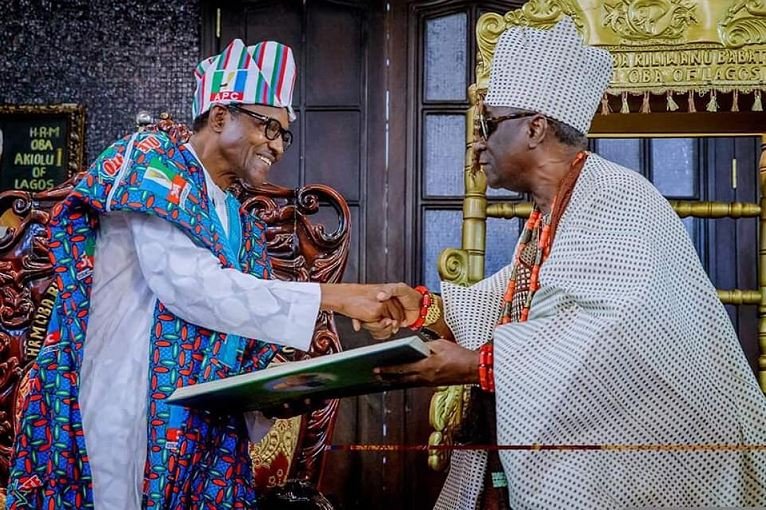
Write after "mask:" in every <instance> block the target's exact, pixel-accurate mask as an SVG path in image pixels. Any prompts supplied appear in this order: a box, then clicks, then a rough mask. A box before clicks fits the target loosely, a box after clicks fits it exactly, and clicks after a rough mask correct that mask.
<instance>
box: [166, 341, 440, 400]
mask: <svg viewBox="0 0 766 510" xmlns="http://www.w3.org/2000/svg"><path fill="white" fill-rule="evenodd" d="M429 353H430V350H429V349H428V346H427V345H426V344H425V342H423V340H421V339H420V338H418V337H416V336H410V337H407V338H401V339H398V340H391V341H388V342H381V343H376V344H373V345H367V346H365V347H359V348H357V349H349V350H348V351H343V352H339V353H336V354H328V355H327V356H319V357H316V358H312V359H308V360H303V361H295V362H291V363H281V364H278V365H275V366H271V367H269V368H266V369H264V370H259V371H257V372H251V373H249V374H243V375H237V376H234V377H227V378H225V379H219V380H217V381H211V382H207V383H202V384H194V385H191V386H184V387H181V388H178V389H176V390H175V391H174V392H173V394H172V395H170V397H168V399H167V402H168V403H169V404H174V405H181V406H186V407H191V408H195V409H206V410H210V411H216V412H230V413H233V412H242V411H252V410H255V409H264V408H273V407H275V406H279V405H281V404H283V403H288V402H292V401H300V400H303V399H305V398H311V399H328V398H340V397H349V396H355V395H364V394H367V393H377V392H381V391H387V390H391V389H400V388H405V387H411V386H413V385H412V384H402V383H399V384H394V383H391V382H388V381H381V380H379V379H378V378H377V377H376V376H375V374H373V373H372V369H373V368H375V367H382V366H387V365H398V364H401V363H410V362H413V361H417V360H420V359H423V358H426V357H427V356H428V355H429Z"/></svg>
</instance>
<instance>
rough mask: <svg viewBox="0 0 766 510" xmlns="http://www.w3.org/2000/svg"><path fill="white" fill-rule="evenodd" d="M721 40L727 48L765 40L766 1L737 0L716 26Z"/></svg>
mask: <svg viewBox="0 0 766 510" xmlns="http://www.w3.org/2000/svg"><path fill="white" fill-rule="evenodd" d="M718 33H719V35H720V37H721V42H722V43H723V44H724V46H727V47H729V48H740V47H742V46H745V45H747V44H758V43H764V42H766V3H765V2H763V1H762V0H738V1H736V2H734V3H733V5H732V6H731V7H730V8H729V10H728V11H727V12H726V17H725V18H724V19H723V21H721V23H720V25H719V27H718Z"/></svg>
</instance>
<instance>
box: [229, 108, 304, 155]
mask: <svg viewBox="0 0 766 510" xmlns="http://www.w3.org/2000/svg"><path fill="white" fill-rule="evenodd" d="M228 108H229V109H232V110H236V111H238V112H242V113H244V114H245V115H249V116H250V117H252V118H254V119H255V120H257V121H259V122H261V123H262V124H263V132H264V134H265V135H266V138H267V139H269V140H276V139H277V137H278V136H280V137H282V147H283V149H284V150H287V149H288V147H290V145H292V143H293V134H292V132H291V131H289V130H287V129H282V125H281V124H280V123H279V121H278V120H277V119H275V118H272V117H267V116H266V115H261V114H260V113H255V112H251V111H250V110H247V109H245V108H242V107H241V106H239V105H236V104H230V105H228Z"/></svg>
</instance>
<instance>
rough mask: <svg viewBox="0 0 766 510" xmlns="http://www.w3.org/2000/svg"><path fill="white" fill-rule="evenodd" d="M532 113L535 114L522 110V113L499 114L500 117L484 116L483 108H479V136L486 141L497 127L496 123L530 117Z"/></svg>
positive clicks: (533, 113)
mask: <svg viewBox="0 0 766 510" xmlns="http://www.w3.org/2000/svg"><path fill="white" fill-rule="evenodd" d="M532 115H537V113H535V112H524V113H511V114H509V115H501V116H500V117H486V116H485V114H484V110H481V111H480V112H479V129H480V130H481V137H482V138H483V139H484V141H485V142H486V141H487V140H488V139H489V137H490V136H491V135H492V133H494V132H495V130H496V129H497V125H498V124H500V123H501V122H503V121H504V120H511V119H520V118H522V117H531V116H532Z"/></svg>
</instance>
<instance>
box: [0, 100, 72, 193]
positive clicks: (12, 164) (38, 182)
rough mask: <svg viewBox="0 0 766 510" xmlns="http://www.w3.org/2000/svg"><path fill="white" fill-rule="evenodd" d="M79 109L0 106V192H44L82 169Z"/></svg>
mask: <svg viewBox="0 0 766 510" xmlns="http://www.w3.org/2000/svg"><path fill="white" fill-rule="evenodd" d="M84 135H85V111H84V108H83V107H82V106H80V105H75V104H63V105H46V106H32V105H0V191H5V190H9V189H18V190H24V191H31V192H34V191H42V190H46V189H50V188H53V187H54V186H56V185H58V184H61V183H62V182H64V181H66V180H67V179H68V178H69V177H71V176H72V174H74V173H76V172H77V171H79V170H80V169H81V168H82V165H83V152H84Z"/></svg>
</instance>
